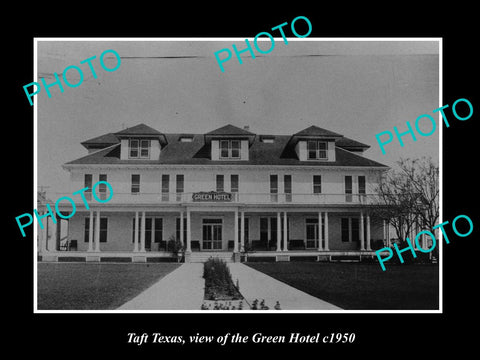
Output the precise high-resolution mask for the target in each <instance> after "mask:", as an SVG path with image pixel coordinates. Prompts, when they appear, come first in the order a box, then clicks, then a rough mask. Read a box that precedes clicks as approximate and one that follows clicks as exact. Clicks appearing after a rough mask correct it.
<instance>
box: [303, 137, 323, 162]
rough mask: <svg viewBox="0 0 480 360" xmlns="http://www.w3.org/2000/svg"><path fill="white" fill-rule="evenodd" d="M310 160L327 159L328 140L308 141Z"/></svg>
mask: <svg viewBox="0 0 480 360" xmlns="http://www.w3.org/2000/svg"><path fill="white" fill-rule="evenodd" d="M307 153H308V160H326V159H327V142H326V141H317V140H309V141H307Z"/></svg>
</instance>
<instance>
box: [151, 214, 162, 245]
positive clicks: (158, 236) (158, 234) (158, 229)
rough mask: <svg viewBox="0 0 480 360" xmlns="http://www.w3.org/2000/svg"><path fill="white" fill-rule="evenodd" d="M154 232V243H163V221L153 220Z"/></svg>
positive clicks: (159, 219) (160, 219)
mask: <svg viewBox="0 0 480 360" xmlns="http://www.w3.org/2000/svg"><path fill="white" fill-rule="evenodd" d="M154 225H155V231H154V239H153V240H154V242H156V243H158V242H160V241H163V219H162V218H155V220H154Z"/></svg>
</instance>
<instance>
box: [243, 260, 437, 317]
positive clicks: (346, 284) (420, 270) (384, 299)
mask: <svg viewBox="0 0 480 360" xmlns="http://www.w3.org/2000/svg"><path fill="white" fill-rule="evenodd" d="M247 265H249V266H250V267H252V268H254V269H256V270H258V271H261V272H263V273H265V274H267V275H269V276H272V277H273V278H275V279H277V280H280V281H282V282H284V283H287V284H289V285H291V286H293V287H295V288H297V289H299V290H302V291H304V292H306V293H308V294H310V295H313V296H315V297H318V298H320V299H322V300H325V301H327V302H330V303H332V304H334V305H337V306H339V307H341V308H342V309H346V310H425V309H430V310H436V309H438V306H439V302H438V298H439V297H438V292H439V284H438V279H439V277H438V276H439V272H438V265H431V264H424V265H420V264H416V265H413V264H411V265H399V266H390V267H389V268H388V269H387V270H386V271H382V270H381V269H380V267H379V266H378V264H366V263H317V262H285V263H283V262H282V263H278V262H277V263H247Z"/></svg>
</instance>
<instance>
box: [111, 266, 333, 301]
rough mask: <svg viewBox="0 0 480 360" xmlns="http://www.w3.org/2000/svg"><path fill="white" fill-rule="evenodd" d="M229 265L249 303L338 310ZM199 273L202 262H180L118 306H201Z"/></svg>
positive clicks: (258, 274)
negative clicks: (175, 267) (152, 283)
mask: <svg viewBox="0 0 480 360" xmlns="http://www.w3.org/2000/svg"><path fill="white" fill-rule="evenodd" d="M228 266H229V268H230V272H231V274H232V278H233V281H234V283H236V282H237V279H238V280H239V284H240V292H241V293H242V295H243V296H244V297H245V299H246V301H247V302H248V303H250V304H252V302H253V300H255V299H258V300H259V301H261V300H262V299H265V305H267V306H268V307H269V308H270V309H271V310H274V306H275V303H276V302H277V301H279V302H280V307H281V310H341V309H340V308H339V307H336V306H335V305H332V304H330V303H327V302H326V301H323V300H320V299H317V298H316V297H314V296H311V295H309V294H306V293H304V292H303V291H300V290H297V289H295V288H293V287H291V286H289V285H287V284H285V283H283V282H281V281H278V280H276V279H274V278H272V277H270V276H268V275H266V274H264V273H262V272H260V271H257V270H255V269H252V268H251V267H249V266H246V265H243V264H240V263H229V264H228ZM202 275H203V263H186V264H182V265H181V266H180V267H179V268H177V269H175V270H174V271H172V272H171V273H169V274H167V275H166V276H165V277H163V278H162V279H160V280H159V281H157V282H156V283H155V284H154V285H152V286H151V287H149V288H148V289H146V290H145V291H143V292H142V293H140V294H139V295H138V296H136V297H135V298H133V299H132V300H130V301H128V302H126V303H125V304H123V305H122V306H120V307H119V308H118V309H117V310H200V307H201V305H202V303H203V295H204V286H205V280H204V279H203V277H202Z"/></svg>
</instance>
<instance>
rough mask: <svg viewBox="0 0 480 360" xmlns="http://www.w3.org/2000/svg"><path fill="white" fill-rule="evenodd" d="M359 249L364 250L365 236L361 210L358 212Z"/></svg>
mask: <svg viewBox="0 0 480 360" xmlns="http://www.w3.org/2000/svg"><path fill="white" fill-rule="evenodd" d="M360 250H365V237H364V230H363V212H360Z"/></svg>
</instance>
